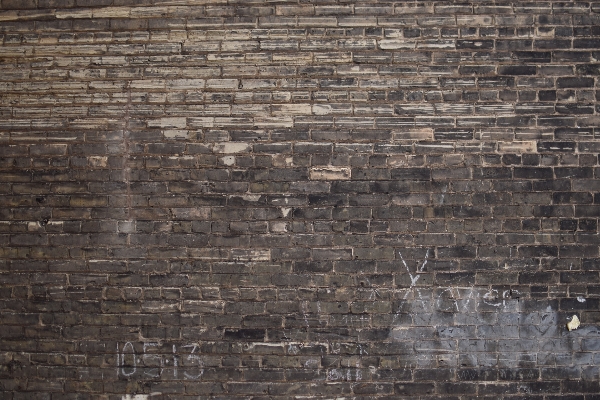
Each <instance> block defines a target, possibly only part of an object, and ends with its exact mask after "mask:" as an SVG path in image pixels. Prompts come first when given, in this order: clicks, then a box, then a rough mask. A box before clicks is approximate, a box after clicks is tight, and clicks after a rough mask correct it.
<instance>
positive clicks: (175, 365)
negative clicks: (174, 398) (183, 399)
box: [116, 342, 204, 380]
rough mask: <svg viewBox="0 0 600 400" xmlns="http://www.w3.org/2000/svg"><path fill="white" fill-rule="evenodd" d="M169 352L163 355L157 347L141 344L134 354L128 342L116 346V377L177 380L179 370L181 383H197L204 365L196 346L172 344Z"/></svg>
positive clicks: (160, 347)
mask: <svg viewBox="0 0 600 400" xmlns="http://www.w3.org/2000/svg"><path fill="white" fill-rule="evenodd" d="M138 347H139V346H138ZM171 349H172V351H171V352H170V353H169V352H165V349H164V346H163V345H161V344H160V343H158V342H145V343H142V344H141V351H139V350H137V351H136V346H135V345H134V344H133V343H132V342H125V343H123V344H119V343H117V357H116V358H117V377H125V378H128V377H136V378H138V377H148V378H161V377H164V376H165V374H167V373H168V374H169V375H171V376H172V377H173V378H175V379H177V378H179V376H180V370H181V372H182V376H183V378H184V379H190V380H197V379H200V378H201V377H202V375H203V374H204V361H203V360H202V356H201V355H200V354H199V349H198V345H196V344H185V345H175V344H173V345H172V347H171Z"/></svg>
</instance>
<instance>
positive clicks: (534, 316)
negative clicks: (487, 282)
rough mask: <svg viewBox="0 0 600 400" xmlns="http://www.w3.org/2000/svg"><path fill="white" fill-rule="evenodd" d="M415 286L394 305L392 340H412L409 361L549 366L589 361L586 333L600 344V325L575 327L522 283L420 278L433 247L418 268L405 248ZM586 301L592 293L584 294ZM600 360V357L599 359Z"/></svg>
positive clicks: (407, 349) (404, 265)
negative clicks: (507, 285) (505, 285)
mask: <svg viewBox="0 0 600 400" xmlns="http://www.w3.org/2000/svg"><path fill="white" fill-rule="evenodd" d="M398 255H399V258H400V260H401V264H402V268H403V269H404V270H405V271H406V273H407V274H408V277H409V278H410V286H409V287H408V288H407V289H405V291H404V294H403V295H402V296H401V298H402V299H403V301H402V302H400V304H399V306H398V308H397V309H396V310H395V313H394V318H393V324H392V326H391V327H390V334H389V338H388V340H390V341H391V342H394V343H404V344H406V346H405V347H404V348H405V351H404V353H405V354H404V356H403V358H404V359H405V360H406V362H405V364H404V365H405V367H407V368H410V367H413V368H415V367H425V368H427V367H436V366H440V365H446V366H462V367H500V368H516V367H522V366H532V365H544V363H546V362H550V363H552V362H554V361H553V360H555V359H556V358H560V357H563V358H570V359H571V360H572V361H573V362H578V361H577V360H585V362H590V354H589V353H586V351H585V350H586V349H585V348H583V347H582V345H581V343H582V342H581V340H580V338H586V339H587V343H588V347H589V343H590V341H592V342H596V343H597V344H596V346H597V347H600V329H598V327H595V326H587V327H584V328H582V329H580V330H578V331H573V332H568V331H566V329H565V328H564V325H565V324H566V322H568V321H567V320H566V319H565V316H564V315H561V314H560V313H559V312H557V311H556V310H555V309H553V307H552V304H551V302H550V301H548V300H535V299H526V298H522V297H524V296H522V293H520V292H519V291H518V290H515V289H503V290H498V289H494V288H489V287H477V286H462V287H461V286H447V287H431V286H430V285H429V286H427V287H424V286H421V287H419V286H418V285H417V282H418V281H419V279H420V278H421V277H422V274H424V273H426V272H427V263H428V259H429V251H428V250H427V251H426V252H425V255H424V256H423V260H422V261H420V262H419V263H417V266H416V267H415V268H413V269H412V270H411V268H409V266H408V264H407V262H406V261H405V260H404V258H403V256H402V254H401V253H400V252H399V253H398ZM577 300H578V301H579V302H585V301H586V299H585V298H583V297H581V296H580V297H578V298H577ZM596 361H598V360H596Z"/></svg>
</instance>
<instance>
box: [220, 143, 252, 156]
mask: <svg viewBox="0 0 600 400" xmlns="http://www.w3.org/2000/svg"><path fill="white" fill-rule="evenodd" d="M249 149H250V145H249V144H248V143H243V142H223V143H218V144H216V145H215V147H214V148H213V153H225V154H231V153H243V152H245V151H248V150H249Z"/></svg>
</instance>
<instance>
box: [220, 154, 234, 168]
mask: <svg viewBox="0 0 600 400" xmlns="http://www.w3.org/2000/svg"><path fill="white" fill-rule="evenodd" d="M221 162H222V163H223V165H227V166H228V167H230V166H232V165H233V164H235V157H234V156H225V157H221Z"/></svg>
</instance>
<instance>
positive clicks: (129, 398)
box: [121, 394, 149, 400]
mask: <svg viewBox="0 0 600 400" xmlns="http://www.w3.org/2000/svg"><path fill="white" fill-rule="evenodd" d="M148 397H149V395H147V394H133V395H132V394H124V395H123V397H121V400H148Z"/></svg>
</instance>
